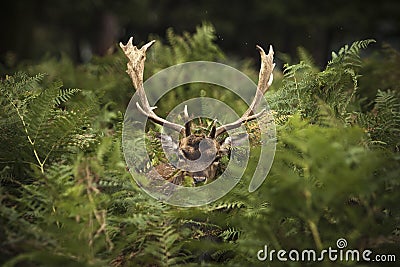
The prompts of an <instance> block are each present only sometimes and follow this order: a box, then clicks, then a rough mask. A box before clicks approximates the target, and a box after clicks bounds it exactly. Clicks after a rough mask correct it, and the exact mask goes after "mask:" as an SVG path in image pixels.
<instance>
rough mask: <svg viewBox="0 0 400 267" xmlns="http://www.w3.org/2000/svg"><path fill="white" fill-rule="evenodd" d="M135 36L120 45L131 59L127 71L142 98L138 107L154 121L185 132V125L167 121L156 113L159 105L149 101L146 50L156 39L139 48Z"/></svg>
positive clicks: (137, 104)
mask: <svg viewBox="0 0 400 267" xmlns="http://www.w3.org/2000/svg"><path fill="white" fill-rule="evenodd" d="M132 41H133V37H131V38H130V39H129V41H128V43H127V44H126V45H123V44H122V42H121V43H119V46H120V47H121V48H122V50H123V51H124V53H125V55H126V57H127V58H128V59H129V62H128V64H127V67H128V69H127V71H126V72H127V73H128V74H129V76H130V77H131V79H132V83H133V85H134V86H135V88H136V92H137V94H138V96H139V99H140V104H139V103H138V102H136V107H137V108H138V110H139V111H140V112H141V113H143V115H145V116H147V117H148V118H149V119H151V120H152V121H153V122H154V123H156V124H158V125H161V126H165V127H168V128H170V129H172V130H174V131H177V132H179V133H183V132H184V131H185V127H183V126H181V125H179V124H176V123H173V122H170V121H167V120H165V119H163V118H161V117H159V116H157V114H155V113H154V111H153V110H154V109H156V108H157V107H151V106H150V104H149V101H148V100H147V96H146V93H145V91H144V87H143V71H144V61H145V60H146V51H147V49H148V48H149V47H150V46H152V45H153V44H154V42H155V40H153V41H151V42H148V43H147V44H145V45H144V46H142V48H140V49H138V48H137V47H136V46H134V45H133V44H132Z"/></svg>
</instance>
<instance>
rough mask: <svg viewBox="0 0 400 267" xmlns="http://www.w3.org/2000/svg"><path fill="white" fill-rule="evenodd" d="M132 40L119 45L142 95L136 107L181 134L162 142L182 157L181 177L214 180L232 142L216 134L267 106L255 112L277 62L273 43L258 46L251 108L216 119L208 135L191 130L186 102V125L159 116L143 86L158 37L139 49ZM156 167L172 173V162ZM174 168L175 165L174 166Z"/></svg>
mask: <svg viewBox="0 0 400 267" xmlns="http://www.w3.org/2000/svg"><path fill="white" fill-rule="evenodd" d="M132 40H133V38H132V37H131V38H130V39H129V41H128V43H127V44H126V45H123V44H122V43H120V47H121V48H122V50H123V51H124V53H125V55H126V56H127V58H128V59H129V62H128V63H127V68H128V69H127V73H128V74H129V76H130V78H131V79H132V83H133V85H134V87H135V88H136V93H137V95H138V97H139V101H138V102H136V107H137V109H138V110H139V111H140V112H141V113H142V114H143V115H145V116H147V117H148V119H150V120H151V121H153V122H154V123H155V124H158V125H161V126H163V127H166V128H169V129H171V130H172V131H175V132H178V133H179V134H180V139H179V142H173V141H172V140H171V138H170V137H168V136H166V137H164V139H163V138H162V142H163V143H164V144H166V146H167V147H170V148H171V149H172V150H174V153H175V154H176V155H177V156H178V157H179V161H178V165H177V168H179V169H180V170H182V174H181V175H180V176H178V177H180V179H181V178H182V177H183V176H184V175H188V176H190V177H192V178H193V182H194V184H197V183H199V182H207V180H212V179H213V178H215V175H216V172H217V168H218V165H219V159H220V158H221V157H222V156H223V155H226V154H229V148H228V147H229V144H230V143H231V142H230V140H231V138H230V137H228V138H227V139H226V140H224V141H218V140H217V137H218V136H220V135H222V134H223V133H225V132H227V131H230V130H233V129H236V128H239V127H240V126H242V125H243V124H245V123H247V122H249V121H252V120H255V119H257V118H259V117H260V116H261V115H262V114H263V113H264V112H265V109H263V110H261V111H260V112H258V113H255V112H254V110H256V108H257V106H258V104H259V103H260V100H261V99H262V97H263V95H264V93H265V92H266V91H267V90H268V88H269V87H270V85H271V83H272V81H273V74H272V71H273V69H274V66H275V64H274V63H273V54H274V52H273V49H272V47H271V46H270V49H269V52H268V54H266V53H265V52H264V50H263V49H262V48H261V47H260V46H256V47H257V49H258V51H259V52H260V55H261V68H260V72H259V81H258V85H257V90H256V94H255V96H254V98H253V100H252V102H251V104H250V106H249V107H248V109H247V110H246V111H245V112H244V113H243V115H242V116H241V117H240V118H239V119H237V120H236V121H233V122H231V123H228V124H224V125H220V126H218V127H217V124H216V121H214V123H213V125H212V127H211V129H210V132H209V133H208V134H207V135H205V134H194V133H192V130H191V121H190V119H189V114H188V110H187V106H185V108H184V112H183V113H184V120H185V124H184V125H180V124H177V123H173V122H170V121H168V120H166V119H164V118H161V117H159V116H158V115H157V114H156V113H155V112H154V109H155V108H156V107H151V106H150V104H149V101H148V99H147V96H146V93H145V90H144V86H143V72H144V62H145V60H146V51H147V49H148V48H149V47H150V46H151V45H152V44H153V43H154V42H155V41H154V40H153V41H151V42H149V43H147V44H145V45H144V46H142V47H141V48H140V49H138V48H137V47H136V46H134V45H133V44H132ZM157 169H159V170H160V171H161V169H164V171H165V170H168V173H171V172H169V170H171V165H168V167H165V166H164V167H163V168H157V167H156V170H157ZM172 169H174V167H173V168H172ZM162 176H163V177H165V178H166V179H167V178H169V177H168V176H167V175H165V176H164V175H163V174H162ZM178 180H179V179H178ZM181 180H182V179H181ZM175 182H176V181H175Z"/></svg>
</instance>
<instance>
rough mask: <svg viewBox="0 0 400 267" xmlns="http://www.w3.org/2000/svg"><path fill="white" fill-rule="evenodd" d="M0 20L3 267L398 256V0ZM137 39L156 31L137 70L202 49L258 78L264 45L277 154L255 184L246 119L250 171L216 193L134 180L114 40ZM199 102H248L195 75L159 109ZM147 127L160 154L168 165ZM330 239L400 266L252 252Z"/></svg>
mask: <svg viewBox="0 0 400 267" xmlns="http://www.w3.org/2000/svg"><path fill="white" fill-rule="evenodd" d="M0 21H1V26H2V27H1V30H2V31H1V42H0V265H3V266H6V267H10V266H24V267H25V266H28V267H31V266H32V267H36V266H115V267H119V266H146V267H147V266H151V267H154V266H199V265H202V266H305V265H307V266H366V265H367V266H398V262H399V260H400V250H399V247H400V206H399V203H400V173H399V170H400V83H399V81H400V52H399V49H400V1H397V0H387V1H384V0H383V1H359V0H354V1H344V0H333V1H316V0H310V1H296V0H269V1H255V0H249V1H225V0H224V1H209V0H204V1H183V0H174V1H170V0H166V1H137V0H132V1H121V0H115V1H102V0H91V1H88V0H72V1H66V0H60V1H50V0H37V1H29V0H15V1H6V2H4V3H2V4H1V8H0ZM130 36H134V44H137V45H139V46H140V45H142V44H144V43H145V42H146V41H148V40H150V39H156V40H157V42H156V43H155V44H154V45H153V46H152V47H151V48H150V49H149V51H148V56H147V60H146V63H145V73H144V76H145V77H144V78H145V79H146V78H148V77H150V76H151V75H153V74H155V73H157V72H158V71H160V70H162V69H164V68H167V67H169V66H172V65H175V64H178V63H182V62H187V61H194V60H208V61H216V62H222V63H226V64H228V65H230V66H233V67H235V68H237V69H239V70H240V71H242V72H244V73H245V74H247V75H248V76H249V77H250V78H251V79H252V80H253V81H255V82H257V79H258V70H259V62H260V60H259V55H258V53H257V51H256V49H255V45H256V44H260V45H261V46H263V47H264V48H267V47H268V45H269V44H272V45H273V46H274V50H275V51H276V54H275V56H276V62H277V63H278V64H277V66H276V68H275V70H274V82H273V84H272V86H271V88H270V89H269V91H268V92H267V93H266V94H265V97H266V99H267V101H268V103H269V105H270V108H271V112H272V113H273V115H274V118H275V124H276V131H277V134H276V136H277V140H272V141H276V153H275V159H274V162H273V165H272V167H271V170H270V172H269V174H268V176H267V179H266V181H265V182H264V183H263V185H262V186H261V187H260V188H259V189H258V190H256V191H255V192H253V193H249V192H248V190H247V189H248V184H249V181H250V179H251V177H252V174H253V172H254V170H255V164H256V162H257V161H258V160H257V159H258V157H259V156H260V149H259V146H258V145H257V137H258V135H257V134H258V133H259V131H257V127H256V126H255V124H249V125H248V128H247V130H248V132H249V134H250V136H251V137H252V138H253V139H252V140H255V141H254V142H252V143H251V152H250V161H249V164H248V166H247V169H246V171H245V173H244V175H243V178H242V179H241V181H240V182H239V183H238V185H237V186H236V187H235V188H234V189H233V190H232V191H231V192H229V193H228V194H227V195H226V196H224V197H223V198H221V199H219V200H217V201H215V202H213V203H211V204H209V205H206V206H202V207H196V208H180V207H174V206H170V205H166V204H164V203H161V202H159V201H157V200H155V199H153V198H151V197H149V196H148V195H147V194H146V193H144V192H143V191H142V190H141V189H140V188H139V186H138V185H137V184H136V183H135V181H134V179H133V178H132V176H131V174H130V173H129V171H128V170H127V167H126V162H125V159H124V156H123V153H122V147H121V139H122V127H123V122H124V112H125V109H126V107H127V104H128V102H129V100H130V98H131V97H132V95H133V93H134V89H133V86H132V82H131V81H130V78H129V77H128V75H127V74H126V72H125V71H126V63H127V59H126V58H125V56H124V55H123V53H122V51H121V49H119V47H118V45H117V43H118V42H119V41H123V42H124V43H126V41H127V40H128V38H129V37H130ZM167 82H168V81H167ZM160 90H163V88H160ZM202 96H207V97H212V98H216V99H219V100H221V101H224V102H225V103H227V104H229V105H230V106H231V107H232V108H233V109H234V110H235V111H237V112H238V113H240V112H242V111H243V110H246V109H247V107H246V106H245V105H244V104H243V101H241V100H240V99H238V97H236V96H235V95H233V94H229V93H228V91H227V90H225V89H223V88H219V87H215V86H213V85H205V84H190V85H184V86H180V87H178V88H176V89H174V90H172V91H171V92H170V93H168V94H166V95H164V96H163V98H162V100H161V101H159V103H157V106H158V108H157V110H156V112H157V114H158V115H159V116H161V117H165V116H166V115H167V114H168V113H169V111H170V110H171V109H172V108H173V107H175V106H176V105H177V104H179V103H181V102H182V101H183V100H186V99H191V98H193V97H202ZM204 109H207V107H204ZM208 110H210V111H212V109H210V108H208ZM149 128H151V129H150V130H149V133H147V134H148V136H147V137H146V138H145V140H146V144H147V145H148V147H147V152H148V153H149V154H151V155H150V156H151V157H152V163H156V164H159V163H162V162H165V161H166V159H165V158H163V154H162V151H161V150H160V142H159V139H157V138H154V135H155V134H154V131H153V130H158V128H156V127H155V128H154V127H149ZM144 165H145V164H144ZM146 168H147V166H143V171H146ZM141 170H142V169H141ZM339 238H345V239H346V240H347V242H348V246H347V248H349V249H358V250H360V251H363V250H364V249H370V250H372V251H373V255H371V257H373V256H374V255H377V254H381V255H387V256H389V255H392V256H395V257H396V260H397V262H394V261H391V262H386V263H382V264H379V263H378V262H369V263H366V262H361V261H360V262H357V261H336V262H332V261H329V260H324V261H322V262H312V261H307V262H305V261H291V262H280V261H274V262H269V261H266V262H262V261H259V260H258V259H257V252H258V251H259V250H261V249H263V248H264V246H265V245H268V248H270V249H275V250H279V249H285V250H290V249H297V250H302V249H315V250H316V251H321V250H322V249H325V248H328V247H332V248H334V249H335V248H336V247H337V245H336V242H337V240H338V239H339ZM392 260H393V258H392Z"/></svg>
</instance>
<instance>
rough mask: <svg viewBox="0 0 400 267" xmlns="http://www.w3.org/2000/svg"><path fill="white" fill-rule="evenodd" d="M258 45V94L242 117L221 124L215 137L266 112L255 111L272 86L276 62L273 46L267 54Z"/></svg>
mask: <svg viewBox="0 0 400 267" xmlns="http://www.w3.org/2000/svg"><path fill="white" fill-rule="evenodd" d="M256 47H257V49H258V51H259V52H260V55H261V67H260V73H259V75H258V85H257V91H256V95H255V96H254V99H253V101H252V102H251V104H250V106H249V108H248V109H247V110H246V112H245V113H243V115H242V117H240V118H239V119H237V120H236V121H234V122H232V123H228V124H225V125H221V126H219V127H218V128H217V130H216V133H215V137H217V136H219V135H221V134H223V133H224V132H226V131H229V130H232V129H236V128H239V127H240V126H241V125H242V124H243V123H246V122H248V121H251V120H254V119H257V118H258V117H260V116H261V115H262V114H263V113H264V112H265V109H263V110H261V111H260V112H258V113H256V114H254V111H255V109H256V108H257V106H258V104H259V103H260V100H261V98H262V97H263V96H264V93H265V92H266V91H267V90H268V88H269V87H270V86H271V84H272V81H273V79H274V76H273V74H272V71H273V69H274V67H275V63H273V61H274V50H273V49H272V46H270V47H269V52H268V54H265V52H264V50H263V49H262V48H261V47H260V46H258V45H257V46H256Z"/></svg>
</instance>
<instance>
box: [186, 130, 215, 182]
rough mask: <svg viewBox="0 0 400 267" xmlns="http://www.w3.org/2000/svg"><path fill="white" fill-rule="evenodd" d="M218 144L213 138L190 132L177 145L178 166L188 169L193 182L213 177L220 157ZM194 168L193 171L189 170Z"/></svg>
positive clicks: (204, 180) (205, 180)
mask: <svg viewBox="0 0 400 267" xmlns="http://www.w3.org/2000/svg"><path fill="white" fill-rule="evenodd" d="M219 152H220V144H219V143H218V142H217V141H216V140H215V139H213V138H210V137H208V136H204V135H194V134H191V135H189V136H187V137H183V138H182V139H181V140H180V141H179V146H178V157H179V164H178V167H180V168H184V169H187V170H189V171H188V175H189V176H191V177H192V178H193V182H194V184H197V183H199V182H207V181H208V180H209V179H212V178H214V176H215V173H216V171H217V167H218V160H219V158H220V155H219V154H220V153H219ZM190 170H194V171H190Z"/></svg>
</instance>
